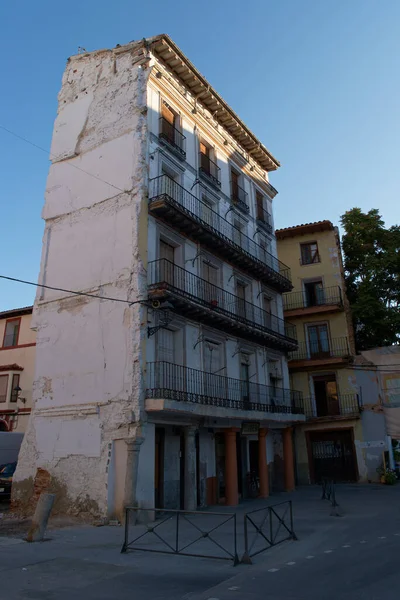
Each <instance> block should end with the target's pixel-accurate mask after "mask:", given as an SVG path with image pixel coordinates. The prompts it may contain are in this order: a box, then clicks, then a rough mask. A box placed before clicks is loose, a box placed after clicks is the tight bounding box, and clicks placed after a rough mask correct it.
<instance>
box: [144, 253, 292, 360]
mask: <svg viewBox="0 0 400 600" xmlns="http://www.w3.org/2000/svg"><path fill="white" fill-rule="evenodd" d="M148 278H149V281H148V284H149V285H148V294H149V298H151V299H152V300H167V299H168V300H169V301H170V302H171V304H173V306H174V310H175V311H176V312H177V313H178V314H180V315H185V316H187V317H189V318H191V319H194V320H198V321H200V322H201V323H207V324H208V325H211V326H213V327H216V328H217V329H221V330H222V331H224V332H225V333H227V332H230V333H231V334H232V335H236V336H238V337H242V338H245V339H247V340H250V341H254V342H257V343H259V344H262V345H263V346H266V347H268V348H277V349H280V350H295V349H296V348H297V341H296V335H295V332H296V328H295V327H294V326H293V325H291V324H290V323H287V322H286V321H283V319H279V318H278V317H275V316H273V315H271V314H270V313H268V312H266V311H265V310H263V309H262V308H260V307H259V306H256V305H254V304H251V303H250V302H247V301H246V300H243V299H241V298H239V297H238V296H235V295H234V294H231V293H230V292H226V291H225V290H223V289H222V288H220V287H218V286H216V285H214V284H212V283H209V282H208V281H206V280H205V279H202V278H201V277H197V275H194V274H193V273H190V272H189V271H186V270H185V269H182V268H181V267H179V266H178V265H175V264H173V263H172V262H170V261H169V260H167V259H165V258H162V259H160V260H155V261H153V262H150V263H149V265H148Z"/></svg>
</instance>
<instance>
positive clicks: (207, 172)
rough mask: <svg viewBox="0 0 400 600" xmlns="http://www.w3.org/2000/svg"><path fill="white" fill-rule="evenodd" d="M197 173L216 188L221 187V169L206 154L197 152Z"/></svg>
mask: <svg viewBox="0 0 400 600" xmlns="http://www.w3.org/2000/svg"><path fill="white" fill-rule="evenodd" d="M199 165H200V166H199V175H200V177H202V178H203V179H205V180H206V181H207V183H211V184H212V185H214V186H216V187H217V188H220V187H221V169H220V168H219V166H218V165H217V163H215V162H214V161H213V160H211V158H210V157H209V156H207V154H203V152H199Z"/></svg>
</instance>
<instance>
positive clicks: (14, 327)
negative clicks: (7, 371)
mask: <svg viewBox="0 0 400 600" xmlns="http://www.w3.org/2000/svg"><path fill="white" fill-rule="evenodd" d="M20 323H21V319H10V320H9V321H6V328H5V331H4V341H3V347H4V348H11V347H12V346H17V344H18V336H19V326H20Z"/></svg>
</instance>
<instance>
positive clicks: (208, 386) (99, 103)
mask: <svg viewBox="0 0 400 600" xmlns="http://www.w3.org/2000/svg"><path fill="white" fill-rule="evenodd" d="M52 157H53V158H52V166H51V168H50V173H49V178H48V184H47V191H46V202H45V207H44V211H43V217H44V219H45V221H46V227H45V234H44V242H43V244H44V245H43V255H42V263H41V271H40V277H39V283H40V282H46V283H47V284H48V285H51V286H53V287H61V288H63V289H70V290H74V291H79V292H82V293H86V294H90V296H85V295H81V296H77V295H73V294H71V295H68V294H65V293H60V292H57V291H55V290H48V289H46V290H44V289H43V288H40V287H39V288H38V290H39V291H38V295H37V297H36V301H35V310H34V326H35V327H36V328H37V336H38V349H37V361H36V375H35V381H36V383H35V409H34V412H33V415H32V419H31V422H30V428H29V431H28V433H27V435H26V436H25V440H24V444H23V447H22V450H21V455H20V462H19V465H18V470H17V473H16V476H15V481H14V492H13V493H14V501H15V502H19V503H21V504H24V503H25V504H26V502H27V499H28V498H29V497H30V494H31V493H32V489H33V488H32V486H33V487H34V486H35V480H36V479H37V477H38V474H39V475H40V480H41V481H43V480H45V481H46V482H47V488H48V489H54V490H55V491H56V492H58V493H57V502H58V508H59V510H60V511H61V510H74V511H83V510H85V511H89V512H93V513H100V514H108V515H110V516H117V517H119V516H121V513H122V509H123V506H124V505H126V504H130V503H132V502H135V503H137V504H138V505H139V506H143V507H154V506H157V507H172V508H179V507H185V508H187V509H194V508H196V506H204V505H206V504H214V503H217V502H226V503H227V504H229V505H235V504H237V503H238V501H239V498H240V497H245V496H246V495H248V494H249V493H250V490H251V489H252V482H253V483H254V480H258V481H259V492H260V494H261V495H262V496H267V495H268V493H269V488H270V486H272V487H275V488H279V489H292V488H293V486H294V467H293V447H292V425H293V424H294V423H298V422H302V421H304V414H303V408H302V402H301V394H299V393H296V392H293V391H292V390H291V389H290V383H289V373H288V367H287V353H288V352H290V351H295V350H296V348H297V341H296V338H295V334H294V328H293V327H292V326H291V325H290V324H288V323H286V322H285V321H284V320H283V305H282V293H283V292H287V291H289V290H291V289H292V284H291V279H290V269H289V268H288V267H286V266H285V265H284V264H283V263H281V262H280V261H279V260H278V258H277V248H276V239H275V235H274V227H273V217H272V201H273V198H274V196H275V194H276V190H275V189H274V188H273V187H272V185H271V184H270V183H269V181H268V173H269V172H270V171H274V170H275V169H277V168H278V166H279V163H278V162H277V160H276V159H275V158H274V157H273V156H272V155H271V154H270V152H269V151H268V150H267V149H266V148H265V147H264V146H263V145H262V144H261V143H260V142H259V141H258V140H257V139H256V138H255V137H254V135H253V134H252V133H251V132H250V131H249V130H248V129H247V127H246V126H245V125H244V124H243V123H242V122H241V121H240V119H239V118H238V117H237V116H236V115H235V113H234V112H233V111H232V109H231V108H230V107H229V106H228V105H227V104H226V103H225V102H224V101H223V100H222V99H221V98H220V96H219V95H218V94H217V92H215V90H213V89H212V88H211V86H210V85H209V84H208V82H207V81H206V80H205V79H204V78H203V76H202V75H201V74H200V73H199V72H198V71H197V70H196V69H195V68H194V67H193V65H192V64H191V63H190V62H189V60H188V59H187V58H186V57H185V55H184V54H183V53H182V52H181V51H180V50H179V48H177V47H176V46H175V44H174V43H173V42H172V41H171V40H170V39H169V38H168V37H167V36H158V37H156V38H151V39H148V40H142V41H141V42H133V43H131V44H128V45H126V46H122V47H117V48H115V49H114V50H104V51H99V52H92V53H87V54H83V55H79V56H74V57H72V58H71V59H69V61H68V64H67V69H66V71H65V74H64V77H63V84H62V89H61V92H60V94H59V110H58V116H57V120H56V123H55V127H54V133H53V141H52ZM74 167H76V168H74ZM92 295H94V296H96V297H95V298H93V297H92ZM87 473H90V478H89V479H88V477H87ZM32 482H33V483H32Z"/></svg>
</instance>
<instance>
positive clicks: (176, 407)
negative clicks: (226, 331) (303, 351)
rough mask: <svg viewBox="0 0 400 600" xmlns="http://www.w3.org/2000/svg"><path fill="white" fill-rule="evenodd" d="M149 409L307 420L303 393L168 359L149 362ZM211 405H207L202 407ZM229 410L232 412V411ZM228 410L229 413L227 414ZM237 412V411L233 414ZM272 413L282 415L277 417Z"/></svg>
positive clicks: (219, 415) (154, 410)
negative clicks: (186, 365) (167, 360)
mask: <svg viewBox="0 0 400 600" xmlns="http://www.w3.org/2000/svg"><path fill="white" fill-rule="evenodd" d="M146 375H147V385H146V410H147V411H148V412H150V411H153V412H159V411H171V412H174V414H176V413H177V412H190V413H193V412H195V411H196V409H195V407H194V406H193V405H199V408H198V410H197V411H196V412H197V413H198V414H201V415H202V416H211V417H227V416H229V417H233V418H234V417H237V418H243V417H247V418H253V419H256V418H257V417H258V418H260V419H262V418H264V419H266V418H269V419H272V420H285V419H284V417H283V415H286V416H287V417H286V419H287V418H288V417H289V418H290V416H292V417H293V415H299V417H298V418H297V419H296V420H303V418H302V415H303V414H304V408H303V398H302V393H301V392H296V391H294V390H290V389H285V388H274V387H270V386H267V385H261V384H259V383H251V382H249V381H241V380H240V379H233V378H232V377H224V376H223V375H218V374H215V373H206V372H204V371H200V370H197V369H190V368H188V367H183V366H181V365H175V364H173V363H168V362H154V363H147V373H146ZM201 407H207V408H203V409H202V408H201ZM228 411H229V412H228ZM227 413H228V414H227ZM233 413H236V414H233ZM268 414H274V415H279V418H276V417H275V419H273V418H272V417H268V416H267V415H268Z"/></svg>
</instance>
